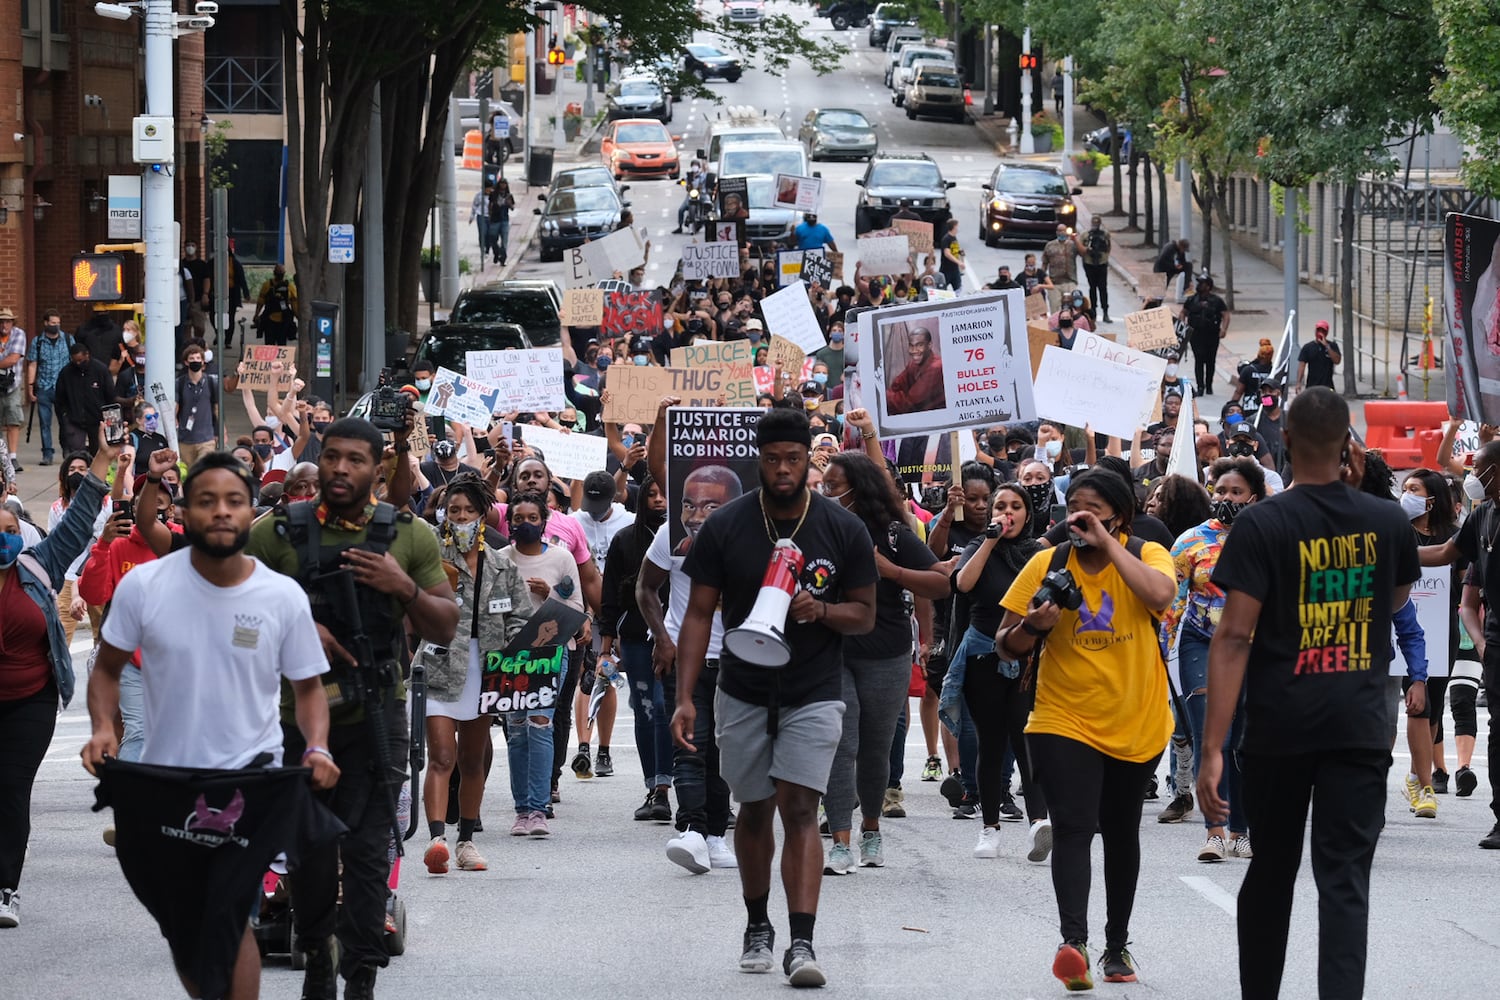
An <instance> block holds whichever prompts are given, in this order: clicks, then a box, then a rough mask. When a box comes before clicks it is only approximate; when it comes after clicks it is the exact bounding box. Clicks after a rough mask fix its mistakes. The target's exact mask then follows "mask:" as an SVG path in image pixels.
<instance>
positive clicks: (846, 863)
mask: <svg viewBox="0 0 1500 1000" xmlns="http://www.w3.org/2000/svg"><path fill="white" fill-rule="evenodd" d="M853 870H854V851H852V850H851V849H850V848H849V845H848V844H841V843H839V842H838V841H837V840H835V841H834V842H833V846H832V847H830V848H829V849H828V862H827V864H825V865H824V866H823V874H824V875H848V874H849V873H850V872H852V871H853Z"/></svg>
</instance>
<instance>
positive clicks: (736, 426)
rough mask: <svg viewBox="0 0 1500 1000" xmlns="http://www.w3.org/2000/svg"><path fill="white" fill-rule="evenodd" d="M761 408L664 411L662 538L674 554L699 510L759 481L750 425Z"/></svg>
mask: <svg viewBox="0 0 1500 1000" xmlns="http://www.w3.org/2000/svg"><path fill="white" fill-rule="evenodd" d="M763 412H764V411H762V410H760V409H757V408H753V407H752V408H748V409H728V408H724V409H718V408H715V409H694V408H691V407H685V406H674V407H672V408H671V409H669V410H668V411H667V426H666V434H667V482H666V489H667V511H668V514H667V532H668V535H667V538H668V540H669V541H670V542H671V545H672V553H673V555H682V554H685V553H686V551H687V548H688V546H689V545H690V544H691V538H692V536H694V535H696V534H697V529H698V528H699V527H700V526H701V525H702V522H703V519H704V518H703V515H708V516H711V515H712V511H714V510H717V509H718V508H720V507H722V506H723V505H724V504H726V503H728V502H729V501H731V500H734V499H736V498H737V497H739V496H740V495H741V494H743V493H747V492H749V491H750V490H753V489H756V488H757V487H759V486H760V451H759V449H757V448H756V447H755V426H756V424H758V423H760V418H761V415H762V414H763Z"/></svg>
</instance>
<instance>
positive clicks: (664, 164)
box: [599, 118, 682, 181]
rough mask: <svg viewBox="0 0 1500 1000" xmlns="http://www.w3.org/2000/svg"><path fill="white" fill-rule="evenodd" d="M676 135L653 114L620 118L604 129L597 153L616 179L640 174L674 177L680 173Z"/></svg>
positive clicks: (674, 178)
mask: <svg viewBox="0 0 1500 1000" xmlns="http://www.w3.org/2000/svg"><path fill="white" fill-rule="evenodd" d="M677 139H678V137H677V136H674V135H672V133H670V132H668V131H667V127H666V126H665V125H663V124H662V123H661V122H659V121H657V120H656V119H654V118H622V119H620V120H619V121H616V122H614V123H613V124H611V125H609V126H608V127H607V128H606V129H605V130H604V137H603V138H602V139H600V140H599V156H600V158H601V159H602V160H603V161H604V164H605V166H607V167H609V170H610V172H611V173H612V174H614V175H615V178H616V179H617V180H618V179H619V178H621V177H624V176H625V175H626V174H639V175H645V176H656V177H670V178H672V179H673V180H674V181H675V180H676V179H677V178H678V176H679V175H680V174H681V173H682V164H681V161H680V160H679V158H678V156H677Z"/></svg>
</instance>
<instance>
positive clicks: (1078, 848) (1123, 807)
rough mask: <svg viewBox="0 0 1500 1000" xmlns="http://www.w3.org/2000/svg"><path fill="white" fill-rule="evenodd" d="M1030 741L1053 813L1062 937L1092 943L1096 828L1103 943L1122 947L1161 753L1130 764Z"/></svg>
mask: <svg viewBox="0 0 1500 1000" xmlns="http://www.w3.org/2000/svg"><path fill="white" fill-rule="evenodd" d="M1027 741H1028V742H1029V743H1030V749H1031V760H1032V764H1033V766H1034V767H1035V769H1036V776H1037V781H1038V782H1040V784H1041V786H1042V788H1043V789H1044V790H1045V791H1046V793H1047V804H1048V806H1049V807H1050V808H1051V810H1052V889H1053V891H1054V892H1055V893H1056V894H1057V918H1058V924H1059V929H1060V930H1061V931H1062V939H1063V940H1064V941H1081V942H1085V943H1086V942H1087V941H1088V939H1089V882H1090V877H1091V876H1092V874H1093V865H1092V862H1091V861H1090V860H1089V849H1090V847H1091V846H1092V844H1093V842H1094V832H1095V831H1096V830H1097V831H1098V832H1099V834H1100V836H1101V837H1102V838H1103V840H1104V898H1105V908H1106V914H1107V919H1106V922H1105V925H1104V943H1105V946H1106V947H1111V948H1123V947H1124V946H1125V945H1126V944H1127V943H1128V942H1129V940H1130V912H1131V910H1132V909H1134V908H1135V884H1136V880H1137V878H1138V877H1139V876H1140V871H1141V836H1140V827H1141V807H1142V805H1143V800H1144V798H1145V794H1146V782H1147V781H1148V780H1149V779H1150V777H1151V775H1153V774H1155V773H1156V764H1157V761H1159V760H1160V759H1161V754H1157V755H1156V756H1155V757H1153V758H1151V759H1150V760H1148V761H1146V762H1144V763H1141V764H1135V763H1131V762H1130V761H1126V760H1119V759H1118V758H1115V757H1110V756H1108V755H1106V754H1103V753H1100V752H1099V751H1098V750H1095V749H1094V748H1093V747H1091V746H1089V745H1087V744H1085V743H1080V742H1078V741H1077V740H1072V739H1068V738H1067V737H1066V736H1054V735H1052V734H1051V733H1032V734H1030V735H1029V736H1027Z"/></svg>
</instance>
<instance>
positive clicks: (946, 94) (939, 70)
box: [905, 60, 968, 122]
mask: <svg viewBox="0 0 1500 1000" xmlns="http://www.w3.org/2000/svg"><path fill="white" fill-rule="evenodd" d="M905 103H906V117H908V118H916V117H917V116H918V115H926V116H928V117H932V118H947V119H949V120H951V121H956V122H961V121H964V120H965V119H966V118H967V117H968V115H967V114H965V112H964V82H963V80H962V79H960V78H959V75H958V71H957V70H955V69H954V68H953V64H952V63H928V62H922V61H920V60H919V61H918V62H917V65H916V66H915V67H914V72H913V73H912V78H911V82H910V83H908V84H907V85H906V102H905Z"/></svg>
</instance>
